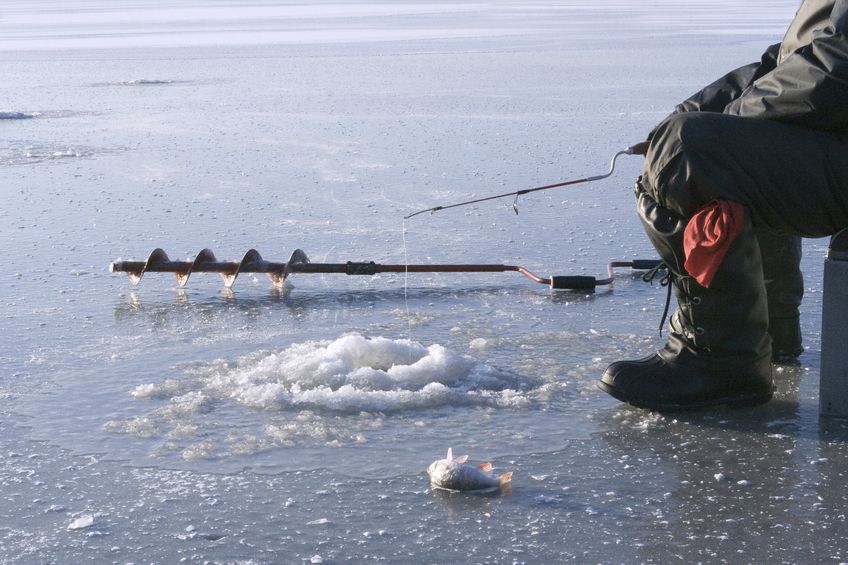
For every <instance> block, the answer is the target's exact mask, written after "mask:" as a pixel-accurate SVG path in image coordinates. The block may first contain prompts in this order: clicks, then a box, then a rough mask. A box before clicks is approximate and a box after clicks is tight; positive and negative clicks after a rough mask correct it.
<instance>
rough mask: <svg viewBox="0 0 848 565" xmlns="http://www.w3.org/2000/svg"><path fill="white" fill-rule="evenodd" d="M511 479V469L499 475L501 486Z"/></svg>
mask: <svg viewBox="0 0 848 565" xmlns="http://www.w3.org/2000/svg"><path fill="white" fill-rule="evenodd" d="M510 481H512V471H507V472H506V473H504V474H503V475H501V480H500V483H501V486H504V485H508V484H509V483H510Z"/></svg>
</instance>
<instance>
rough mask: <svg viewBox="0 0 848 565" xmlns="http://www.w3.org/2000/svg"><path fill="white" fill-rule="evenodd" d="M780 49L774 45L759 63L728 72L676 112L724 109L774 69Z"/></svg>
mask: <svg viewBox="0 0 848 565" xmlns="http://www.w3.org/2000/svg"><path fill="white" fill-rule="evenodd" d="M779 49H780V44H779V43H776V44H775V45H772V46H771V47H769V48H768V50H767V51H766V52H765V53H763V56H762V58H761V59H760V62H759V63H751V64H750V65H745V66H744V67H739V68H738V69H736V70H734V71H731V72H729V73H727V74H726V75H724V76H723V77H721V78H720V79H718V80H717V81H715V82H713V83H712V84H709V85H707V86H705V87H704V88H702V89H701V90H699V91H698V92H696V93H695V94H693V95H692V96H690V97H689V98H687V99H686V100H684V101H683V102H681V103H680V104H678V105H677V107H675V109H674V113H675V114H679V113H681V112H722V111H724V109H725V108H726V107H727V105H728V104H730V103H731V102H732V101H733V100H735V99H736V98H738V97H739V96H740V95H741V94H742V93H743V92H744V91H745V89H746V88H748V87H749V86H750V85H751V84H752V83H753V82H754V81H755V80H757V79H758V78H760V77H762V76H763V75H765V74H766V73H768V72H770V71H772V70H774V68H775V67H776V66H777V54H778V50H779Z"/></svg>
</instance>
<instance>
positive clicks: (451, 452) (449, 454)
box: [445, 447, 453, 461]
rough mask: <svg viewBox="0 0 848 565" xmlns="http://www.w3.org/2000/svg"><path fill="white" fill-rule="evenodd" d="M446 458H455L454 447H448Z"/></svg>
mask: <svg viewBox="0 0 848 565" xmlns="http://www.w3.org/2000/svg"><path fill="white" fill-rule="evenodd" d="M445 459H447V460H448V461H452V460H453V449H451V448H450V447H449V448H448V455H447V457H445Z"/></svg>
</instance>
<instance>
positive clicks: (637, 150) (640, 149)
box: [403, 143, 645, 220]
mask: <svg viewBox="0 0 848 565" xmlns="http://www.w3.org/2000/svg"><path fill="white" fill-rule="evenodd" d="M644 151H645V144H644V143H637V144H636V145H631V146H630V147H628V148H627V149H624V150H623V151H619V152H618V153H616V154H615V155H613V156H612V160H611V161H610V167H609V171H607V172H606V173H605V174H602V175H595V176H591V177H583V178H579V179H572V180H567V181H563V182H558V183H555V184H546V185H544V186H536V187H533V188H525V189H522V190H516V191H514V192H505V193H503V194H495V195H494V196H484V197H483V198H475V199H474V200H466V201H465V202H457V203H456V204H447V205H445V206H433V207H432V208H426V209H424V210H419V211H417V212H413V213H412V214H410V215H408V216H404V217H403V219H404V220H408V219H410V218H414V217H415V216H418V215H419V214H425V213H427V212H429V213H430V214H433V213H435V212H439V211H440V210H448V209H450V208H458V207H460V206H468V205H469V204H478V203H480V202H488V201H489V200H497V199H498V198H507V197H509V196H514V197H515V201H513V203H512V209H513V211H514V212H515V213H516V214H518V197H519V196H523V195H525V194H530V193H531V192H539V191H540V190H549V189H551V188H562V187H565V186H571V185H575V184H583V183H587V182H595V181H597V180H602V179H605V178H607V177H609V176H611V175H612V174H613V172H614V171H615V162H616V160H617V159H618V158H619V157H621V156H622V155H643V154H644Z"/></svg>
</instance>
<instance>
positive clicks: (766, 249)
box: [754, 229, 804, 363]
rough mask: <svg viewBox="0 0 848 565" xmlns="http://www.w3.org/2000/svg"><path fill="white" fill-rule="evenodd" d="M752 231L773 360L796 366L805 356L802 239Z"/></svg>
mask: <svg viewBox="0 0 848 565" xmlns="http://www.w3.org/2000/svg"><path fill="white" fill-rule="evenodd" d="M754 231H755V232H756V234H757V241H758V242H759V244H760V255H761V257H762V258H763V277H764V279H765V283H766V297H767V299H768V313H769V335H770V336H771V351H772V360H773V361H774V362H776V363H795V362H797V360H798V356H799V355H801V353H803V352H804V348H803V346H802V345H801V323H800V315H799V307H800V306H801V299H802V298H803V296H804V277H803V275H802V274H801V238H800V237H798V236H794V235H786V234H781V233H775V232H770V231H766V230H764V229H755V230H754Z"/></svg>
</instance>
